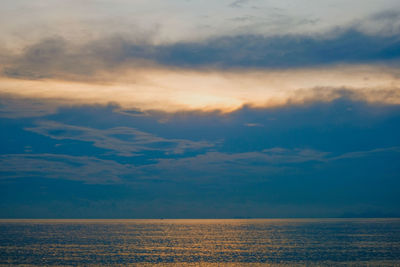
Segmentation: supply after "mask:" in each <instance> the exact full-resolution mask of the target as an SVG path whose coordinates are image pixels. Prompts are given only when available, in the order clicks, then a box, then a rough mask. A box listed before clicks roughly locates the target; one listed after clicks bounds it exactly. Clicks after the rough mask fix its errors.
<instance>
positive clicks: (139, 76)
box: [0, 65, 400, 112]
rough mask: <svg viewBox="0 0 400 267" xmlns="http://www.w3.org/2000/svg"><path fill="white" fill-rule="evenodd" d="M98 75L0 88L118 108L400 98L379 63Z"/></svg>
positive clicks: (389, 70) (6, 82) (393, 78)
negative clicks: (287, 68) (91, 78)
mask: <svg viewBox="0 0 400 267" xmlns="http://www.w3.org/2000/svg"><path fill="white" fill-rule="evenodd" d="M99 79H104V80H103V81H102V82H92V81H88V80H86V81H66V80H60V79H42V80H26V79H13V78H2V79H0V80H1V83H0V94H1V95H5V96H11V97H12V98H22V99H29V98H30V99H34V100H35V101H37V102H40V101H41V100H43V101H44V102H49V101H51V104H52V106H54V105H56V106H62V105H85V104H89V105H93V104H101V105H108V104H110V103H114V104H116V105H119V106H121V107H122V108H123V109H132V110H141V111H148V110H161V111H167V112H177V111H180V110H186V111H187V110H201V111H213V110H220V111H222V112H232V111H234V110H237V109H240V108H241V107H243V106H244V105H248V106H252V107H264V108H273V107H278V106H286V105H303V104H308V103H312V102H330V101H333V100H335V99H339V98H342V97H347V98H349V99H353V100H357V101H366V102H369V103H380V104H386V105H393V104H399V103H400V96H399V92H400V91H399V89H398V88H399V87H400V75H399V69H398V68H396V67H388V66H382V65H370V66H365V65H336V66H331V67H325V68H323V67H320V68H311V69H307V68H304V69H289V70H257V69H248V70H229V71H228V70H185V69H168V68H161V69H160V68H149V69H133V70H132V69H131V70H126V71H121V72H110V73H108V74H107V75H106V76H102V75H100V76H99ZM49 103H50V102H49Z"/></svg>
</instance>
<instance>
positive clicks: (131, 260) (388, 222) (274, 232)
mask: <svg viewBox="0 0 400 267" xmlns="http://www.w3.org/2000/svg"><path fill="white" fill-rule="evenodd" d="M0 264H1V265H8V264H9V265H17V264H26V265H40V266H43V265H63V266H65V265H73V266H76V265H107V266H110V265H121V266H123V265H139V266H141V265H153V264H159V265H160V266H161V265H162V266H165V265H166V266H170V265H172V266H174V265H176V266H182V265H192V266H198V265H200V266H209V265H211V266H225V265H229V266H230V265H233V266H243V265H251V266H258V265H267V266H268V265H272V266H303V265H304V266H321V265H322V266H341V265H343V266H400V220H399V219H356V220H336V219H335V220H333V219H329V220H328V219H326V220H319V219H318V220H317V219H313V220H306V219H304V220H95V221H93V220H69V221H68V220H26V221H7V220H3V221H0Z"/></svg>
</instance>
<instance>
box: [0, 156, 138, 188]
mask: <svg viewBox="0 0 400 267" xmlns="http://www.w3.org/2000/svg"><path fill="white" fill-rule="evenodd" d="M0 170H1V171H0V173H1V174H2V175H1V177H2V179H15V178H37V177H40V178H51V179H64V180H78V181H84V182H86V183H94V184H104V183H105V184H109V183H120V182H121V181H122V179H121V178H123V175H124V174H125V175H127V174H129V175H134V174H135V172H136V169H135V167H134V166H132V165H126V164H119V163H117V162H115V161H112V160H103V159H99V158H96V157H79V156H69V155H56V154H5V155H0Z"/></svg>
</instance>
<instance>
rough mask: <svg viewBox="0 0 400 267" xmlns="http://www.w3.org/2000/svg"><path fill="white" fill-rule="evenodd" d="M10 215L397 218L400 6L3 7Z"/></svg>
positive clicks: (3, 200) (4, 205)
mask: <svg viewBox="0 0 400 267" xmlns="http://www.w3.org/2000/svg"><path fill="white" fill-rule="evenodd" d="M0 129H1V131H0V137H1V138H0V217H1V218H232V217H263V218H270V217H360V216H361V217H396V216H397V217H398V216H400V205H399V203H400V189H399V188H400V2H399V1H398V0H396V1H395V0H380V1H376V0H373V1H372V0H355V1H344V0H327V1H317V0H298V1H290V0H283V1H261V0H229V1H228V0H227V1H225V0H222V1H209V0H203V1H195V0H169V1H162V0H146V1H145V0H134V1H128V0H115V1H106V0H79V1H78V0H56V1H48V0H37V1H28V0H19V1H11V0H5V1H1V3H0Z"/></svg>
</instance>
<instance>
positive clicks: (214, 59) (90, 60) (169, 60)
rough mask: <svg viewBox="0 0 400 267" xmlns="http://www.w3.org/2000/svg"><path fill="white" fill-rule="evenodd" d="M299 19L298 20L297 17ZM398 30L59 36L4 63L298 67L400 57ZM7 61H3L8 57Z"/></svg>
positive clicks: (77, 70)
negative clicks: (199, 37) (153, 38)
mask: <svg viewBox="0 0 400 267" xmlns="http://www.w3.org/2000/svg"><path fill="white" fill-rule="evenodd" d="M296 23H298V22H296ZM399 57H400V40H399V39H398V38H397V35H391V36H376V35H366V34H363V33H361V32H359V31H357V30H355V29H347V30H339V31H336V33H328V34H324V35H319V36H308V35H277V36H270V37H264V36H260V35H238V36H227V37H216V38H211V39H207V40H204V41H198V42H178V43H172V44H160V45H153V44H150V43H148V42H141V41H137V40H131V39H128V38H125V37H123V36H111V37H107V38H102V39H98V40H96V41H89V42H88V43H86V44H81V45H77V44H73V43H71V42H68V41H67V40H65V39H63V38H61V37H58V38H48V39H43V40H41V41H40V42H38V43H35V44H32V45H29V46H27V47H25V48H24V49H23V52H22V53H21V54H14V55H9V56H8V60H6V61H5V62H7V61H8V63H7V64H5V63H3V74H4V75H5V76H7V77H15V78H26V79H40V78H67V79H78V78H79V79H85V78H86V79H94V80H95V79H96V75H99V72H102V71H103V72H104V71H108V72H110V71H111V70H121V69H126V68H137V67H138V66H141V67H142V68H143V67H146V66H147V67H151V66H154V65H162V66H165V65H166V66H172V67H179V68H222V69H232V68H267V69H271V68H272V69H277V68H293V67H296V68H298V67H313V66H320V65H327V64H338V63H347V64H349V63H351V64H365V63H373V62H382V61H388V60H397V59H398V58H399ZM3 62H4V61H3Z"/></svg>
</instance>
